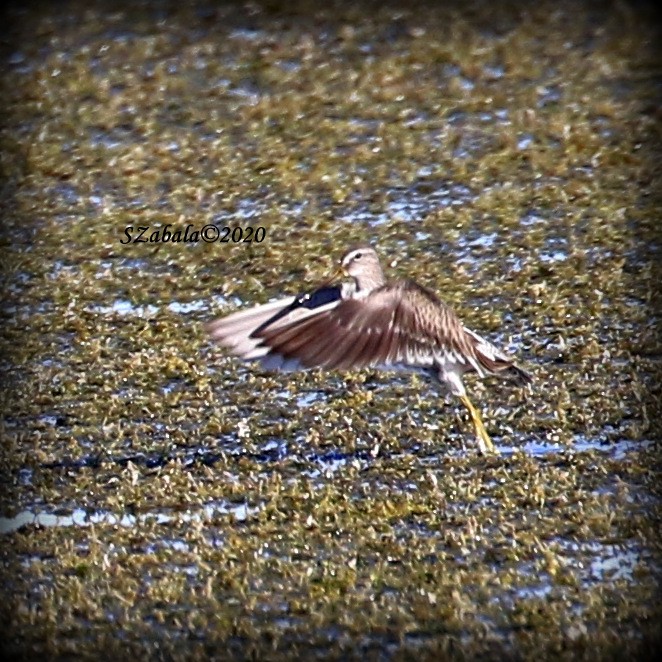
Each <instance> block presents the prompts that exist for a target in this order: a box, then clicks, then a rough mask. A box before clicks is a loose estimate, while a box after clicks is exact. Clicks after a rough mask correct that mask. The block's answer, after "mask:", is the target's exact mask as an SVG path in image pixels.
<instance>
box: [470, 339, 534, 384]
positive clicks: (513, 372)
mask: <svg viewBox="0 0 662 662" xmlns="http://www.w3.org/2000/svg"><path fill="white" fill-rule="evenodd" d="M464 330H465V331H466V333H467V336H468V337H469V338H470V340H471V341H472V343H473V346H474V349H475V351H476V363H477V364H478V366H480V368H481V369H482V370H483V371H484V372H486V373H487V374H490V375H500V376H505V377H509V378H510V379H512V380H513V381H514V382H515V383H516V384H518V385H519V386H525V385H526V384H530V383H531V382H532V381H533V376H532V375H531V373H530V372H528V371H527V370H524V368H520V366H518V365H517V364H516V363H515V362H514V361H513V360H512V359H511V358H509V357H507V356H506V355H505V354H504V353H503V352H502V351H501V350H499V349H497V348H496V347H495V346H494V345H493V344H492V343H490V342H488V341H487V340H485V338H482V337H481V336H479V335H478V334H477V333H475V332H474V331H471V329H467V328H466V327H465V328H464ZM478 372H479V373H480V372H481V371H480V370H478Z"/></svg>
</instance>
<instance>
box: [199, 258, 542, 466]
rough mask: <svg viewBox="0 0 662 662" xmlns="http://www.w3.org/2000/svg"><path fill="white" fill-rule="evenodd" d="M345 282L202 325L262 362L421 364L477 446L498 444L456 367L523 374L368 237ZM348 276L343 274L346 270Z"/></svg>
mask: <svg viewBox="0 0 662 662" xmlns="http://www.w3.org/2000/svg"><path fill="white" fill-rule="evenodd" d="M338 275H342V276H345V277H346V278H347V282H341V283H339V284H331V283H333V282H334V278H335V276H334V277H333V278H332V279H330V280H329V281H327V283H326V284H325V285H322V286H321V287H319V288H317V289H315V290H313V291H311V292H308V293H306V294H302V295H299V296H290V297H287V298H285V299H280V300H278V301H273V302H271V303H266V304H264V305H259V306H255V307H253V308H249V309H247V310H241V311H239V312H235V313H233V314H231V315H228V316H227V317H222V318H220V319H218V320H216V321H214V322H211V323H210V324H209V325H208V331H209V333H210V334H211V337H212V338H213V339H214V340H216V341H217V342H219V343H220V344H221V345H223V346H224V347H226V348H227V349H229V350H230V351H231V352H232V353H233V354H235V355H236V356H239V357H241V358H242V359H245V360H247V361H260V363H261V364H262V366H263V367H264V368H267V369H276V370H297V369H309V368H326V369H331V370H355V369H360V368H368V367H372V368H383V369H387V370H393V369H406V370H413V371H419V372H423V373H425V374H427V375H429V376H430V377H432V378H433V379H435V380H436V381H437V382H439V384H441V385H442V386H443V387H445V389H446V390H447V391H450V393H452V394H453V395H455V396H457V397H458V398H459V399H460V401H461V402H462V403H463V404H464V406H465V407H466V408H467V410H468V412H469V415H470V417H471V420H472V422H473V426H474V430H475V434H476V440H477V442H478V447H479V449H480V450H481V452H493V453H496V452H498V451H497V449H496V448H495V446H494V444H493V443H492V440H491V439H490V437H489V435H488V434H487V431H486V430H485V426H484V425H483V422H482V420H481V417H480V413H479V412H478V409H476V407H474V405H473V404H472V403H471V401H470V400H469V397H468V395H467V392H466V389H465V387H464V384H463V383H462V376H463V375H464V374H465V373H469V372H475V373H477V374H478V375H479V376H480V377H484V376H486V375H500V376H506V377H511V378H513V380H514V381H515V382H517V383H519V384H522V385H523V384H527V383H529V382H530V381H531V375H530V374H529V373H528V372H527V371H526V370H524V369H522V368H521V367H519V366H518V365H517V364H516V363H515V362H514V361H513V360H512V359H511V358H509V357H507V356H506V355H505V354H504V353H503V352H501V351H500V350H499V349H498V348H497V347H495V346H494V345H493V344H491V343H490V342H488V341H487V340H485V339H484V338H482V337H481V336H480V335H478V334H477V333H475V332H474V331H472V330H471V329H468V328H467V327H466V326H464V325H463V324H462V322H461V321H460V319H459V318H458V316H457V315H456V314H455V312H454V311H453V310H452V309H451V308H450V307H449V306H448V305H446V304H445V303H444V302H443V301H442V300H441V299H439V297H438V296H437V295H436V294H435V293H434V292H432V291H431V290H429V289H427V288H426V287H423V286H421V285H419V284H417V283H415V282H414V281H412V280H394V281H387V280H386V278H385V277H384V272H383V271H382V267H381V265H380V263H379V257H378V255H377V253H376V251H375V250H374V248H372V247H371V246H359V247H356V248H352V249H351V250H349V251H348V252H347V253H345V255H344V257H343V258H342V261H341V263H340V267H339V269H338V271H337V272H336V276H338ZM350 279H351V280H350Z"/></svg>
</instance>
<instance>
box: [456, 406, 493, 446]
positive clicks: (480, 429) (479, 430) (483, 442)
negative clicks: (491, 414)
mask: <svg viewBox="0 0 662 662" xmlns="http://www.w3.org/2000/svg"><path fill="white" fill-rule="evenodd" d="M460 400H462V404H463V405H464V406H465V407H466V408H467V409H468V410H469V414H470V415H471V420H472V421H473V424H474V429H475V430H476V439H477V440H478V447H479V448H480V450H481V451H482V452H483V453H485V452H488V451H489V452H490V453H496V454H497V455H498V453H499V451H498V450H497V448H496V447H495V446H494V444H493V443H492V440H491V439H490V435H489V434H487V430H486V429H485V426H484V425H483V421H482V420H481V418H480V413H479V412H478V410H477V409H476V408H475V407H474V406H473V405H472V404H471V400H469V397H468V396H467V395H466V394H464V395H461V396H460Z"/></svg>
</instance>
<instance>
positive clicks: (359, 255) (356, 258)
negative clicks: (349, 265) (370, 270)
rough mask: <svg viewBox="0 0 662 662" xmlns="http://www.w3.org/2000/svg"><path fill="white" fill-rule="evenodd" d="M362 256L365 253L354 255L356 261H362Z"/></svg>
mask: <svg viewBox="0 0 662 662" xmlns="http://www.w3.org/2000/svg"><path fill="white" fill-rule="evenodd" d="M362 255H363V253H355V254H354V259H355V260H360V259H361V256H362Z"/></svg>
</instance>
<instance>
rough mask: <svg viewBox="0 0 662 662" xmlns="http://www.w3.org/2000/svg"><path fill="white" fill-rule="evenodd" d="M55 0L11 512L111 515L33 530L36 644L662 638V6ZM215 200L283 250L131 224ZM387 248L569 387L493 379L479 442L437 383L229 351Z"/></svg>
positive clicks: (23, 252)
mask: <svg viewBox="0 0 662 662" xmlns="http://www.w3.org/2000/svg"><path fill="white" fill-rule="evenodd" d="M25 11H26V13H21V12H19V11H18V10H15V14H14V17H15V18H16V22H15V27H14V31H13V32H12V33H11V35H12V41H11V48H10V49H9V52H8V53H5V55H4V63H5V73H4V75H3V79H2V94H3V99H4V106H5V113H4V115H5V124H4V125H3V129H2V132H1V134H0V137H1V141H2V150H0V154H1V162H0V165H1V167H2V173H3V179H4V180H5V182H6V183H5V184H4V186H3V189H2V208H3V220H4V229H5V233H4V236H3V258H4V264H3V270H4V271H3V277H4V278H5V282H6V286H5V287H4V307H3V317H4V319H3V321H4V322H5V325H4V329H3V336H2V343H3V356H4V357H6V358H4V359H3V360H4V365H3V367H4V368H5V369H6V370H5V372H6V374H7V381H8V384H9V386H10V388H9V389H7V390H6V391H5V392H4V393H3V395H2V398H3V403H2V404H3V412H5V416H4V421H3V427H2V444H3V446H2V447H3V451H4V452H3V455H2V465H1V467H0V476H1V478H2V481H3V484H4V485H5V486H6V488H7V489H6V490H4V492H3V495H2V502H1V503H2V507H3V512H2V514H3V515H5V516H11V515H13V514H15V513H17V512H20V511H21V510H23V509H26V508H29V509H32V510H34V511H42V512H55V513H60V514H62V516H63V517H67V516H68V515H70V514H71V513H72V512H77V511H78V510H82V511H84V512H85V513H87V514H88V518H87V520H86V521H85V522H84V523H83V524H78V525H71V526H52V527H49V526H36V525H25V526H23V527H21V528H20V529H18V530H16V531H13V532H10V533H3V534H2V536H3V548H2V554H3V565H4V575H5V576H4V578H3V584H4V586H5V598H6V599H5V601H4V603H5V604H3V612H2V619H3V620H2V623H3V632H7V633H9V634H8V635H7V636H6V641H5V642H4V645H5V647H6V648H7V650H8V651H9V652H10V653H12V654H14V655H17V656H18V655H23V656H25V657H32V656H34V654H44V655H48V656H50V657H55V658H59V657H66V656H73V655H76V656H80V657H83V658H88V657H94V656H95V654H97V653H98V652H99V651H102V650H103V651H106V654H107V655H108V656H111V657H112V656H113V655H119V654H129V655H134V656H136V657H140V658H143V657H156V658H158V657H167V658H173V659H174V658H177V659H178V658H183V659H194V658H206V657H209V656H213V655H216V656H217V657H220V658H223V656H226V657H237V658H238V659H251V657H253V658H257V659H277V658H280V659H296V658H297V657H303V658H306V659H311V658H315V657H317V658H320V659H341V658H342V659H351V658H352V657H359V656H360V657H368V658H369V659H411V658H412V657H414V656H416V657H417V658H423V659H425V658H426V657H428V658H431V659H439V658H444V657H452V658H458V659H463V658H464V659H475V658H476V657H478V656H484V657H490V658H494V657H500V656H502V657H519V658H525V659H532V658H534V657H535V656H540V655H541V654H542V655H544V656H545V657H549V658H554V657H557V658H563V657H569V656H572V657H580V658H584V659H604V658H605V657H609V656H613V657H616V656H621V657H622V656H626V655H628V656H636V655H641V654H643V653H645V652H646V650H647V649H648V647H649V646H651V645H652V643H653V642H654V641H656V638H657V637H659V625H658V624H659V622H660V613H659V606H658V602H657V600H656V596H657V593H658V590H659V578H660V565H659V558H660V557H659V551H660V549H659V547H660V543H659V521H660V511H659V503H660V502H659V499H660V488H659V468H660V462H659V450H658V448H657V446H656V445H655V444H647V443H645V442H650V441H651V440H656V439H659V436H660V434H659V433H660V409H659V407H660V405H659V403H660V400H661V399H660V397H659V395H660V391H659V383H660V379H659V377H660V370H659V356H660V345H659V333H658V331H659V320H658V319H657V318H656V317H655V316H654V314H653V311H655V310H656V309H657V308H656V306H657V304H658V303H659V298H658V297H659V294H658V293H657V288H656V283H657V282H658V280H659V279H658V276H659V274H658V273H657V269H658V267H657V266H656V264H659V242H658V235H657V232H656V228H657V217H658V216H659V213H660V207H659V202H660V201H659V198H656V196H655V184H656V178H657V183H658V184H659V169H656V166H655V163H654V160H653V157H652V154H654V153H655V146H656V145H657V146H659V120H658V119H656V118H657V116H656V114H655V110H654V108H655V105H656V104H657V103H658V102H659V88H656V87H655V84H656V80H658V81H659V73H660V72H659V63H657V62H656V60H655V59H654V56H653V54H652V50H651V48H650V46H651V44H652V43H653V42H654V40H655V39H656V35H655V31H654V28H653V24H652V22H650V21H647V20H646V16H645V12H643V11H642V12H634V11H633V10H632V9H631V8H630V7H629V5H627V4H621V5H615V6H613V7H611V6H609V7H607V6H606V5H602V4H599V3H595V4H591V5H590V7H589V8H586V7H570V5H569V4H565V3H560V4H559V3H554V4H553V5H552V3H545V2H542V3H536V6H535V7H534V6H529V5H527V6H526V7H525V8H522V7H521V6H520V5H518V4H517V3H512V4H508V5H507V6H505V5H504V6H502V7H501V8H500V10H499V11H498V12H496V10H494V9H492V8H491V7H490V6H489V5H487V4H485V3H479V2H477V3H468V4H466V5H462V6H459V5H458V6H455V5H448V6H447V7H445V8H444V7H436V6H435V7H432V6H431V5H420V6H419V5H417V6H415V7H414V8H404V7H396V6H389V5H388V4H385V5H383V6H376V5H371V6H370V9H367V8H365V9H361V8H358V7H351V6H350V5H343V4H336V5H334V6H333V7H332V8H331V7H329V8H319V7H309V6H308V5H307V4H306V3H300V4H296V5H294V6H290V7H288V9H281V8H279V7H278V5H274V4H273V3H272V4H269V5H264V6H261V5H259V4H252V5H250V6H246V8H244V10H243V11H239V10H238V9H237V8H236V7H233V6H224V5H221V6H218V7H216V6H211V5H209V6H208V5H205V4H204V3H201V4H199V5H198V6H197V10H193V9H191V8H190V7H187V6H182V7H177V6H172V5H163V6H161V9H160V10H159V9H156V8H154V7H153V6H152V5H150V4H149V3H146V4H144V5H141V6H139V7H137V8H132V7H130V6H129V5H122V4H118V5H117V6H116V7H114V10H113V11H111V10H109V9H107V8H106V6H105V5H104V4H102V3H99V4H94V3H93V4H91V5H89V6H88V7H87V8H86V9H84V10H83V9H80V8H79V7H78V6H77V5H76V4H75V3H73V4H71V5H67V7H66V9H64V10H63V11H62V12H61V13H59V14H56V13H55V12H53V11H52V10H51V9H49V8H48V7H46V6H44V7H41V8H37V7H33V8H31V9H28V10H25ZM16 12H18V13H16ZM26 18H29V20H25V19H26ZM656 77H657V78H656ZM212 222H213V223H219V224H227V225H231V226H236V225H240V226H242V227H247V226H254V227H256V226H262V227H264V228H265V229H266V239H265V241H264V242H262V243H259V244H256V243H253V244H206V243H198V244H188V245H183V244H159V245H157V246H155V245H153V244H130V245H123V244H122V243H121V240H122V238H123V237H124V228H125V227H127V226H129V225H131V226H134V227H138V226H153V227H156V226H157V225H158V226H160V227H163V226H164V225H165V224H167V223H171V224H173V226H179V227H184V226H185V225H186V224H187V223H193V224H195V225H196V226H198V227H202V226H203V225H204V224H205V223H212ZM486 238H489V239H486ZM366 239H369V240H374V241H376V242H377V244H378V247H379V249H380V251H381V252H382V253H383V254H384V256H385V257H386V260H387V262H389V263H391V267H390V270H391V272H392V273H393V275H399V276H405V275H407V276H411V277H413V278H415V279H417V280H419V281H420V282H422V283H424V284H426V285H429V286H430V287H432V288H434V289H435V290H437V291H438V292H439V293H440V294H441V295H442V296H443V298H444V299H445V300H447V301H448V302H449V303H451V304H453V305H454V306H456V307H457V308H458V309H459V310H460V312H461V317H462V318H463V320H464V321H465V323H466V324H467V325H468V326H470V327H472V328H475V329H476V330H478V331H479V332H481V333H485V334H487V335H488V336H490V337H491V338H494V339H495V341H498V342H499V343H500V344H502V345H510V344H511V343H512V348H513V350H514V351H516V353H517V354H518V355H520V356H521V357H522V358H523V360H524V362H525V363H526V365H527V366H528V367H530V368H531V369H532V370H533V372H534V373H535V376H536V383H535V386H534V388H533V389H532V391H531V392H529V393H523V392H520V391H517V390H515V389H512V388H510V387H508V386H502V385H499V384H493V383H485V384H481V383H480V382H478V381H477V380H471V379H468V380H467V381H468V383H469V386H470V389H471V391H472V393H473V394H474V399H475V400H476V401H477V402H478V403H480V405H481V408H482V410H483V412H484V417H485V419H486V423H487V425H488V428H489V429H490V432H491V433H492V434H493V435H494V437H495V440H496V441H497V443H498V445H499V446H500V447H501V448H502V450H504V454H503V455H502V456H501V457H499V458H480V457H477V456H476V455H474V454H473V453H471V452H469V453H465V452H463V450H462V449H463V445H464V443H465V442H466V441H467V437H468V434H467V433H468V429H469V426H468V424H467V421H466V420H463V415H462V414H461V411H460V409H459V408H457V407H456V405H455V403H446V402H445V400H444V399H443V398H442V397H440V396H438V395H437V394H436V393H435V391H434V389H433V388H431V387H429V386H428V385H427V384H426V383H425V382H424V381H423V380H419V379H417V378H412V379H410V378H408V377H403V376H395V377H392V376H389V375H384V374H378V373H371V372H365V373H360V374H347V375H337V374H326V373H310V374H303V375H292V376H282V375H269V374H263V373H260V372H259V371H257V370H252V369H250V368H246V367H245V366H241V365H238V364H237V363H236V362H235V361H233V360H231V359H228V358H226V357H224V355H223V353H222V352H221V351H219V350H218V349H217V348H214V347H212V346H211V345H210V344H209V342H208V340H207V339H206V338H205V335H204V328H203V323H204V322H205V321H207V320H209V319H211V318H212V317H214V316H215V315H218V314H222V313H223V312H225V311H227V310H230V309H231V308H234V307H235V306H236V305H238V304H239V303H240V302H245V303H252V302H258V301H265V300H267V299H269V298H270V297H273V296H278V295H280V294H282V293H285V292H294V291H296V290H297V289H299V288H300V287H301V286H302V284H303V285H304V286H309V285H311V284H313V283H315V282H316V281H318V280H320V279H322V278H324V277H325V276H326V275H327V274H328V272H329V271H330V270H331V268H332V266H333V265H334V262H335V261H336V260H337V259H338V257H339V254H340V253H342V251H343V249H344V247H345V246H346V245H348V244H350V243H354V242H356V241H365V240H366ZM171 304H177V305H180V306H181V305H183V304H191V306H192V308H191V309H190V311H188V312H181V311H182V309H181V308H177V307H175V308H173V307H172V306H171ZM302 396H309V398H308V399H306V398H305V397H304V400H303V401H302V402H303V404H297V401H298V399H299V398H301V397H302ZM403 402H407V403H408V404H407V407H406V408H405V407H403ZM627 442H631V444H632V446H631V447H629V448H631V450H629V451H628V452H624V453H622V454H621V453H620V451H619V450H618V449H619V448H621V446H619V444H621V445H622V444H624V443H627ZM545 444H549V445H550V446H548V447H545ZM511 447H512V448H513V451H512V452H511V451H508V449H509V448H511ZM529 448H534V449H538V450H535V451H534V452H533V453H531V452H528V451H527V449H529ZM540 449H542V450H540ZM221 503H222V504H232V505H234V506H237V507H240V508H245V510H243V511H241V512H243V513H244V515H242V516H241V517H239V516H238V514H237V513H238V512H240V511H237V510H233V509H231V508H225V509H221V508H218V507H217V505H218V504H221ZM100 513H105V514H106V515H104V516H98V515H99V514H100ZM127 516H128V517H129V519H128V520H122V518H123V517H127ZM131 518H133V519H131ZM159 518H160V519H159ZM610 563H611V565H610ZM118 632H122V634H121V636H119V635H118Z"/></svg>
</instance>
